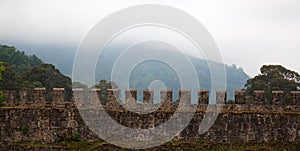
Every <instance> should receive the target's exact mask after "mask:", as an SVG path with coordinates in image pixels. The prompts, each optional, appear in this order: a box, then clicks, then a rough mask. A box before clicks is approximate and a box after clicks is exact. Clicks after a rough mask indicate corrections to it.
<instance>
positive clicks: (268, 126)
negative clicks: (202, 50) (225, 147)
mask: <svg viewBox="0 0 300 151" xmlns="http://www.w3.org/2000/svg"><path fill="white" fill-rule="evenodd" d="M178 93H179V103H182V104H183V106H184V109H183V110H181V111H179V113H178V114H181V115H186V114H187V113H190V110H189V109H190V107H195V106H197V111H196V113H195V114H194V117H193V118H192V120H191V121H190V123H189V125H188V126H187V127H186V128H185V129H184V130H183V131H182V132H180V133H178V135H177V136H176V137H175V138H174V139H184V140H199V139H200V140H209V141H211V142H214V143H231V142H271V141H275V142H295V141H300V106H299V101H300V92H299V91H293V92H291V101H290V102H289V103H287V104H283V103H282V100H283V98H284V94H283V93H282V92H281V91H273V93H272V94H273V97H272V100H271V103H272V104H267V103H266V102H267V101H266V97H265V93H264V92H263V91H255V92H254V94H255V95H254V99H255V101H257V103H255V104H248V103H247V101H246V96H245V92H244V91H236V92H235V103H236V104H224V105H223V106H221V104H218V105H211V104H210V105H209V104H208V99H209V92H208V91H206V90H199V91H198V92H196V93H197V95H198V98H197V101H198V104H192V103H191V102H192V100H191V94H192V93H191V91H189V90H181V91H179V92H178ZM143 94H144V97H143V103H137V101H136V98H137V90H126V91H125V96H124V98H126V100H124V101H121V100H120V98H122V97H121V95H122V93H121V91H120V90H118V89H107V90H106V91H105V92H103V91H101V90H100V89H90V90H88V89H87V90H85V89H73V97H72V98H73V99H72V100H71V101H67V100H65V90H64V89H62V88H55V89H53V91H52V101H51V102H48V101H46V100H47V99H46V90H45V89H44V88H35V89H31V90H28V89H23V90H20V91H14V90H10V91H5V97H6V100H5V101H4V106H2V107H0V142H18V141H38V142H61V141H63V140H71V139H72V137H73V136H74V135H78V137H79V139H80V140H84V141H95V140H97V139H99V138H98V137H97V136H96V135H95V134H94V133H93V132H92V131H91V130H89V128H88V127H87V126H86V125H85V123H84V122H83V120H82V118H81V116H83V117H88V118H90V119H95V120H96V121H95V122H98V123H103V121H101V119H99V118H97V117H99V116H101V115H104V112H106V113H108V115H109V116H110V117H111V118H112V119H114V120H115V121H117V122H118V123H120V124H122V125H124V126H127V127H131V128H136V129H148V128H152V129H153V128H154V127H157V126H159V125H161V124H163V123H165V122H166V121H167V120H169V119H170V117H172V116H173V115H174V112H175V111H176V109H177V107H178V102H174V101H175V100H174V98H173V95H172V94H173V91H172V90H163V91H161V92H160V102H161V103H154V102H153V91H149V90H145V91H143ZM226 95H227V94H226V91H217V92H216V100H217V102H221V101H227V100H226ZM75 99H76V102H74V100H75ZM99 100H100V101H99ZM76 105H77V107H79V108H80V111H82V113H83V114H82V115H80V114H79V112H78V110H77V107H76ZM101 106H102V107H103V108H101ZM218 106H219V107H222V108H221V111H220V113H219V116H218V118H217V119H216V121H213V118H211V117H210V118H208V121H209V122H212V123H214V124H213V125H212V127H211V128H210V129H209V130H208V131H207V132H204V133H200V134H199V133H198V130H199V127H200V124H201V122H202V119H203V117H204V115H205V114H207V115H206V116H208V115H213V114H215V115H217V110H214V109H216V108H217V107H218ZM127 107H130V109H134V110H135V111H136V112H131V111H128V110H126V109H127ZM207 107H208V108H207ZM139 109H142V110H139ZM143 109H156V110H154V111H153V112H149V113H148V114H139V112H141V111H143ZM185 120H186V119H178V120H177V122H178V123H177V124H184V123H183V122H184V121H185ZM109 126H110V127H112V128H114V126H113V125H109ZM175 126H176V125H175ZM170 129H172V127H168V128H167V129H164V130H162V134H167V133H168V131H169V130H170ZM115 132H117V131H115ZM113 135H120V134H114V132H112V136H113ZM124 135H125V134H124ZM126 136H127V137H128V139H129V140H130V139H132V138H135V137H137V136H133V135H131V134H126ZM145 139H147V138H145Z"/></svg>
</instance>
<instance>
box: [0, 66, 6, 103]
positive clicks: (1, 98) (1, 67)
mask: <svg viewBox="0 0 300 151" xmlns="http://www.w3.org/2000/svg"><path fill="white" fill-rule="evenodd" d="M4 70H5V67H4V63H3V62H0V81H1V80H2V72H3V71H4ZM3 101H4V93H3V91H2V89H1V87H0V106H2V105H3Z"/></svg>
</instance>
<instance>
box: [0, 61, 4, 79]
mask: <svg viewBox="0 0 300 151" xmlns="http://www.w3.org/2000/svg"><path fill="white" fill-rule="evenodd" d="M4 70H5V67H4V63H3V62H0V80H2V72H3V71H4Z"/></svg>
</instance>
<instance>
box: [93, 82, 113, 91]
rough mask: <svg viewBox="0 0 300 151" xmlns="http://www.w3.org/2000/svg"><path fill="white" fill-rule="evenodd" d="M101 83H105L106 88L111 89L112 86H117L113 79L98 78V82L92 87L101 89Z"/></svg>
mask: <svg viewBox="0 0 300 151" xmlns="http://www.w3.org/2000/svg"><path fill="white" fill-rule="evenodd" d="M103 84H104V85H106V88H107V89H112V88H114V89H117V88H118V86H117V84H116V83H115V82H113V81H109V82H107V81H106V80H100V81H99V83H98V84H96V85H94V86H93V88H99V89H101V85H103Z"/></svg>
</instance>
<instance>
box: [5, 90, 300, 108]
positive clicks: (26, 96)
mask: <svg viewBox="0 0 300 151" xmlns="http://www.w3.org/2000/svg"><path fill="white" fill-rule="evenodd" d="M174 93H176V92H173V91H172V90H162V91H160V93H159V94H155V93H154V91H153V90H143V97H142V99H143V100H141V101H142V104H157V106H159V105H161V104H163V106H164V107H165V108H168V107H170V106H174V105H176V104H178V101H181V102H183V104H185V105H189V104H215V103H212V102H209V100H213V99H209V96H210V95H209V93H210V92H209V91H208V90H199V91H197V92H196V93H197V100H191V93H192V92H191V91H190V90H179V91H178V92H177V93H178V96H179V97H178V98H174ZM4 94H5V101H4V102H3V106H24V107H54V108H55V107H57V108H64V107H74V105H75V101H74V100H76V105H77V106H80V107H83V106H84V105H85V106H87V107H88V106H99V105H100V103H102V105H107V106H110V107H113V106H119V105H120V104H125V105H134V104H137V105H139V104H141V103H138V101H137V94H138V93H137V90H136V89H130V90H125V91H124V92H121V91H120V90H119V89H106V90H104V91H103V90H101V89H82V88H74V89H73V95H72V98H71V100H66V99H65V95H66V92H65V89H64V88H53V90H52V91H51V92H50V95H46V89H45V88H34V89H21V90H19V91H16V90H6V91H4ZM155 95H159V97H154V96H155ZM121 96H123V97H121ZM215 96H216V98H215V99H214V100H215V102H216V103H217V104H228V103H230V104H257V105H259V104H260V105H263V104H273V105H283V102H284V101H283V99H284V93H283V91H272V100H267V99H266V96H265V92H264V91H254V95H253V96H252V97H251V98H250V99H249V98H247V96H246V94H245V91H240V90H237V91H235V99H234V100H227V92H226V91H224V90H220V91H216V92H215ZM290 96H291V98H290V100H289V101H288V102H286V103H285V104H286V105H298V104H300V91H292V92H291V93H290ZM47 97H48V98H47ZM49 97H51V98H50V99H49ZM122 98H123V99H122ZM154 98H159V100H156V101H154ZM48 100H51V101H48ZM99 100H100V101H99ZM85 102H89V103H90V104H86V103H85Z"/></svg>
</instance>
